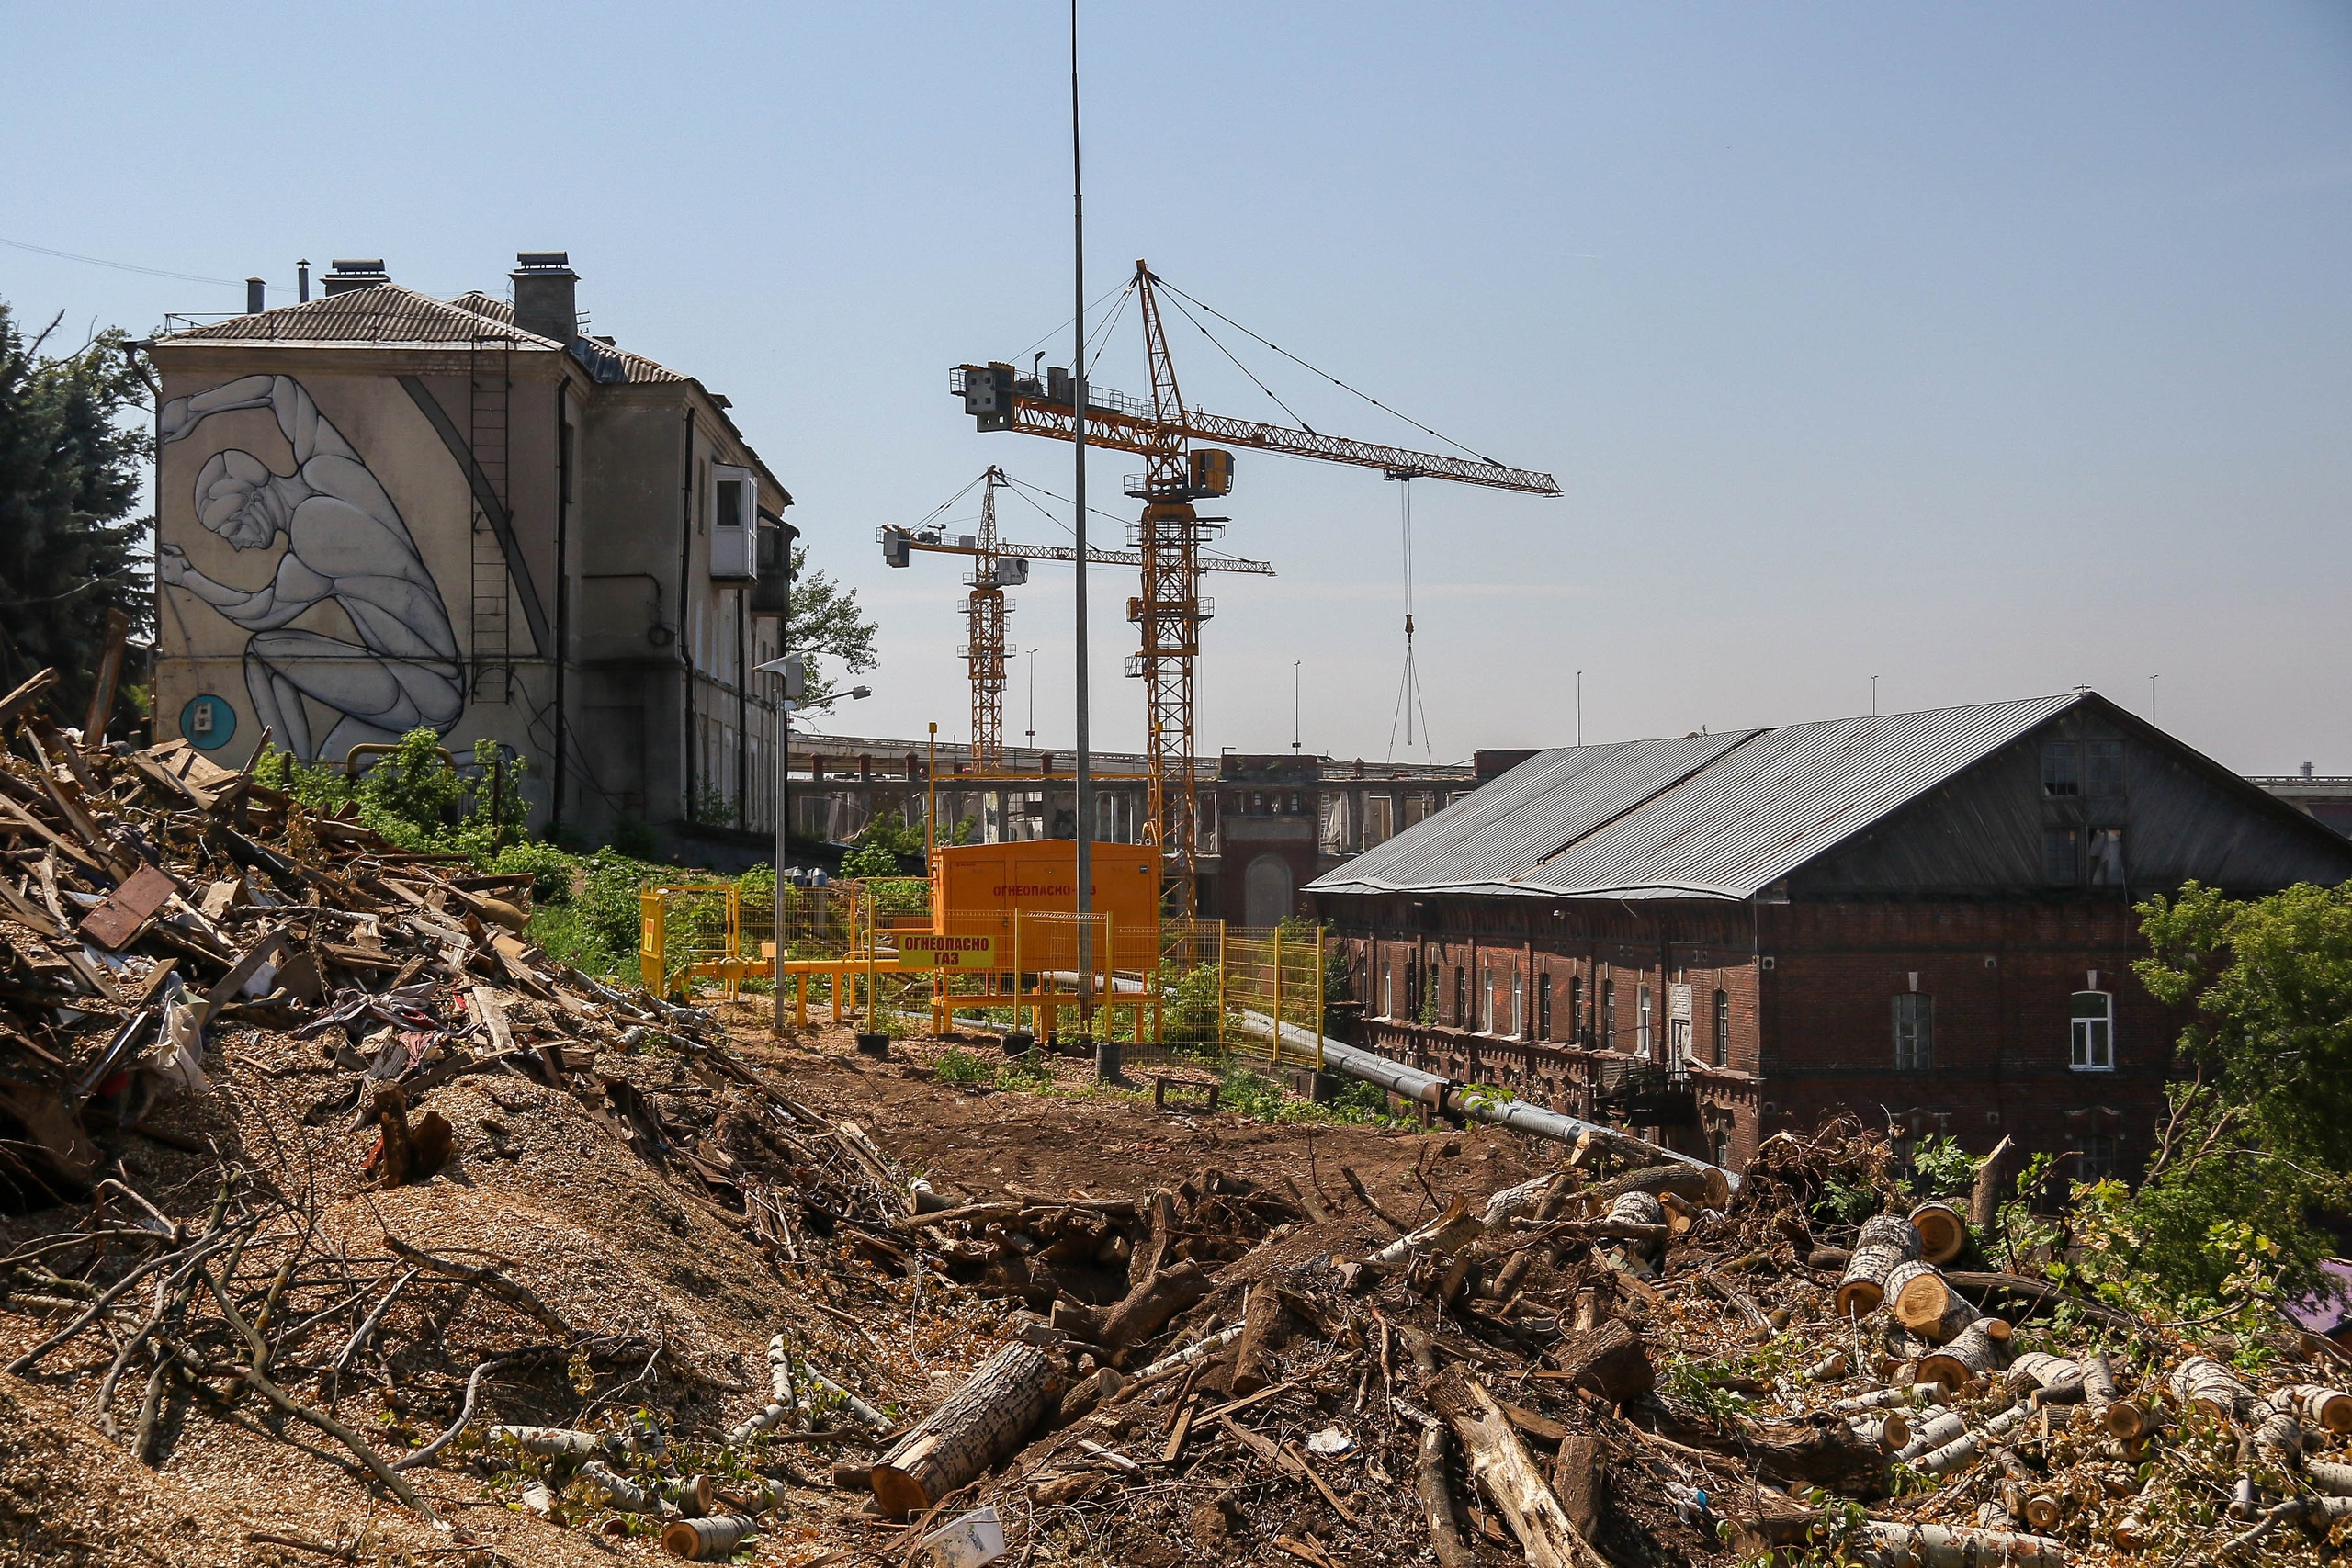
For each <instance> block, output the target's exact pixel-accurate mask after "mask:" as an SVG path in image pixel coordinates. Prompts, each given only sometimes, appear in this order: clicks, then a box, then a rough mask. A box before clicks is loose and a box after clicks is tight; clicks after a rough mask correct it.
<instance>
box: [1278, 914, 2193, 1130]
mask: <svg viewBox="0 0 2352 1568" xmlns="http://www.w3.org/2000/svg"><path fill="white" fill-rule="evenodd" d="M1395 902H1396V901H1389V900H1372V899H1346V898H1331V899H1329V900H1327V901H1326V904H1325V908H1324V912H1325V914H1326V915H1327V916H1328V917H1330V918H1332V919H1335V920H1336V922H1337V924H1338V934H1339V936H1340V940H1341V941H1342V942H1351V943H1353V944H1354V945H1355V946H1356V947H1357V949H1358V953H1359V957H1360V959H1361V961H1363V963H1364V964H1365V966H1366V967H1365V970H1364V973H1365V976H1366V988H1365V994H1364V996H1363V1000H1364V1002H1365V1004H1366V1007H1365V1013H1366V1016H1367V1022H1366V1025H1365V1043H1366V1044H1367V1046H1368V1048H1370V1049H1374V1050H1380V1051H1384V1052H1385V1053H1387V1054H1390V1055H1396V1056H1397V1058H1398V1059H1399V1060H1404V1061H1408V1062H1410V1063H1411V1064H1412V1065H1414V1066H1420V1067H1422V1068H1423V1069H1424V1070H1427V1071H1430V1072H1436V1073H1442V1074H1443V1075H1445V1076H1446V1077H1452V1078H1454V1079H1456V1080H1458V1081H1463V1082H1480V1083H1494V1084H1498V1085H1502V1086H1504V1087H1507V1088H1509V1089H1511V1090H1512V1091H1513V1092H1514V1093H1518V1094H1521V1095H1522V1096H1523V1097H1524V1098H1527V1099H1529V1100H1534V1101H1536V1102H1538V1103H1542V1104H1544V1105H1548V1106H1550V1107H1551V1108H1552V1109H1554V1110H1557V1111H1566V1112H1567V1113H1569V1114H1571V1115H1586V1114H1589V1112H1590V1107H1591V1100H1590V1086H1591V1083H1592V1081H1593V1077H1594V1072H1595V1067H1596V1065H1597V1060H1598V1059H1599V1057H1598V1053H1597V1051H1596V1049H1591V1048H1588V1047H1595V1048H1598V1050H1599V1051H1605V1050H1606V1049H1607V1047H1608V1046H1609V1044H1610V1042H1608V1041H1604V1040H1601V1039H1600V1038H1599V1036H1598V1034H1597V1030H1598V1026H1599V1014H1600V996H1601V987H1602V985H1603V984H1604V983H1606V982H1608V981H1611V980H1614V981H1615V982H1616V986H1617V1010H1616V1012H1617V1016H1616V1026H1617V1034H1616V1038H1615V1042H1614V1043H1615V1045H1616V1047H1617V1048H1618V1050H1619V1051H1621V1052H1625V1053H1630V1052H1632V1051H1633V1050H1634V1046H1635V1033H1634V1031H1635V1028H1636V1024H1637V1009H1638V1000H1637V998H1638V997H1639V995H1640V987H1642V986H1643V985H1645V984H1646V985H1648V986H1649V987H1651V996H1652V1022H1653V1029H1654V1036H1653V1055H1654V1056H1655V1057H1656V1058H1657V1059H1661V1060H1662V1059H1663V1058H1664V1056H1665V1055H1666V1051H1667V1047H1668V1030H1669V1012H1668V986H1669V985H1670V984H1673V983H1676V982H1682V983H1687V984H1688V985H1690V987H1691V1004H1692V1005H1691V1024H1692V1029H1691V1063H1692V1074H1691V1076H1692V1078H1693V1080H1694V1083H1695V1086H1696V1089H1697V1093H1698V1098H1699V1101H1700V1106H1701V1125H1700V1126H1699V1127H1698V1128H1697V1129H1682V1130H1677V1131H1676V1132H1674V1133H1673V1134H1670V1136H1669V1141H1670V1142H1672V1143H1673V1144H1675V1145H1677V1146H1679V1147H1683V1148H1687V1149H1690V1150H1691V1151H1692V1152H1694V1153H1702V1154H1713V1153H1714V1152H1716V1151H1717V1150H1718V1148H1720V1147H1722V1146H1723V1145H1724V1143H1726V1142H1727V1144H1728V1153H1729V1155H1730V1156H1731V1160H1732V1162H1733V1163H1734V1164H1737V1163H1738V1162H1739V1161H1741V1160H1744V1159H1746V1158H1747V1156H1749V1155H1751V1154H1752V1153H1753V1152H1754V1151H1755V1148H1756V1145H1757V1144H1758V1142H1760V1141H1761V1140H1762V1139H1763V1138H1765V1137H1767V1136H1770V1134H1773V1133H1775V1132H1780V1131H1784V1130H1797V1131H1805V1130H1810V1129H1811V1128H1812V1127H1814V1126H1815V1125H1816V1124H1818V1122H1820V1121H1821V1120H1822V1119H1824V1118H1825V1117H1827V1116H1830V1115H1834V1114H1838V1113H1849V1114H1853V1115H1857V1116H1860V1117H1861V1118H1862V1119H1863V1120H1864V1121H1865V1122H1866V1123H1868V1124H1870V1125H1872V1126H1879V1125H1883V1124H1884V1122H1885V1119H1886V1118H1887V1116H1889V1115H1892V1116H1894V1118H1896V1119H1897V1121H1898V1122H1901V1123H1902V1124H1903V1125H1905V1127H1907V1128H1909V1129H1910V1130H1912V1131H1913V1132H1915V1133H1945V1134H1951V1136H1953V1137H1955V1138H1957V1139H1958V1140H1959V1141H1960V1142H1961V1144H1962V1146H1963V1147H1965V1148H1968V1149H1970V1150H1972V1151H1975V1152H1980V1153H1981V1152H1982V1151H1983V1150H1985V1148H1988V1147H1990V1146H1991V1145H1992V1144H1993V1143H1994V1142H1995V1141H1996V1140H1997V1139H1999V1138H2000V1137H2001V1136H2003V1135H2004V1134H2007V1135H2009V1136H2013V1137H2015V1138H2016V1139H2017V1140H2018V1143H2019V1144H2021V1145H2024V1146H2025V1147H2026V1148H2028V1149H2030V1150H2049V1151H2052V1152H2064V1151H2066V1150H2068V1149H2073V1148H2077V1147H2081V1146H2083V1143H2084V1134H2102V1135H2104V1136H2107V1137H2110V1138H2115V1139H2117V1140H2119V1142H2118V1144H2117V1146H2116V1153H2117V1155H2118V1156H2119V1159H2120V1164H2121V1166H2122V1168H2124V1169H2125V1170H2127V1171H2130V1170H2133V1169H2136V1168H2137V1166H2138V1163H2139V1162H2140V1161H2141V1160H2142V1159H2143V1158H2144V1157H2145V1155H2146V1151H2147V1148H2148V1144H2149V1134H2150V1133H2151V1132H2152V1130H2153V1128H2154V1122H2155V1118H2156V1115H2157V1113H2158V1112H2159V1111H2160V1110H2161V1109H2162V1106H2163V1098H2164V1078H2165V1072H2166V1070H2167V1068H2168V1066H2169V1062H2170V1043H2171V1042H2172V1041H2173V1040H2174V1039H2175V1038H2176V1037H2177V1035H2178V1033H2179V1030H2180V1024H2181V1020H2180V1019H2178V1018H2177V1017H2175V1016H2171V1015H2169V1014H2167V1012H2166V1011H2165V1010H2164V1009H2162V1008H2159V1007H2158V1006H2157V1005H2156V1004H2155V1002H2154V1000H2153V999H2152V998H2149V997H2148V996H2147V994H2146V992H2145V991H2144V990H2143V989H2142V988H2141V987H2140V985H2139V982H2138V980H2137V979H2136V977H2134V976H2132V975H2131V972H2130V965H2131V960H2132V959H2133V958H2134V957H2136V956H2138V954H2139V953H2140V951H2141V950H2140V947H2139V939H2138V934H2137V924H2136V921H2135V920H2134V919H2133V918H2132V916H2131V911H2130V910H2129V909H2128V908H2124V907H2123V906H2122V905H2120V904H2081V903H2076V904H2059V903H2052V904H2047V905H2023V904H2020V905H1999V904H1958V903H1950V904H1938V903H1922V904H1910V905H1902V904H1864V903H1854V904H1782V905H1772V904H1766V905H1758V906H1753V907H1751V906H1747V905H1736V906H1724V905H1712V904H1711V905H1666V904H1663V903H1660V904H1656V905H1653V906H1652V907H1650V908H1645V909H1643V910H1641V911H1640V912H1639V913H1637V914H1634V915H1628V913H1627V912H1626V911H1625V909H1624V908H1623V907H1621V906H1615V905H1611V906H1607V907H1601V906H1597V905H1596V906H1594V907H1591V908H1587V907H1584V906H1581V905H1578V904H1576V903H1574V902H1572V901H1571V902H1568V903H1565V904H1563V905H1562V906H1559V907H1558V908H1559V912H1558V913H1557V914H1556V915H1555V913H1554V909H1553V907H1551V906H1548V905H1544V904H1542V903H1540V901H1539V902H1535V903H1533V904H1532V907H1522V906H1521V901H1517V900H1440V899H1430V900H1426V901H1425V902H1424V905H1423V907H1422V908H1420V909H1419V911H1418V912H1416V913H1413V914H1411V915H1410V916H1409V917H1408V908H1409V906H1405V905H1402V904H1397V907H1395V908H1388V907H1385V906H1387V905H1389V904H1392V903H1395ZM1495 906H1503V907H1502V908H1496V907H1495ZM1351 916H1353V917H1356V918H1357V919H1360V920H1361V921H1362V922H1363V923H1360V924H1358V923H1351ZM1408 919H1409V923H1408ZM1416 927H1418V928H1419V929H1418V930H1417V929H1415V928H1416ZM1384 955H1385V957H1386V958H1387V959H1388V960H1389V961H1390V962H1391V963H1392V964H1395V965H1396V970H1397V994H1398V1006H1399V1008H1400V1009H1401V1007H1402V1006H1403V990H1404V984H1403V976H1404V963H1405V960H1406V959H1407V958H1408V956H1409V957H1414V958H1417V959H1419V961H1420V962H1422V963H1424V964H1427V965H1428V968H1427V969H1426V970H1425V971H1424V984H1427V983H1429V982H1430V980H1432V979H1433V980H1434V981H1435V982H1436V983H1437V984H1438V986H1439V987H1440V993H1439V1008H1438V1020H1439V1022H1438V1024H1437V1025H1436V1026H1435V1027H1430V1028H1423V1027H1419V1026H1418V1025H1416V1024H1413V1023H1412V1022H1411V1021H1408V1020H1391V1021H1382V1020H1381V1019H1380V1018H1379V1017H1378V1016H1377V1015H1378V1014H1379V1013H1380V1011H1381V1010H1382V1003H1383V1001H1384V998H1383V996H1382V994H1381V991H1380V987H1379V977H1380V971H1379V966H1378V963H1377V959H1378V958H1379V957H1381V956H1384ZM1482 959H1483V960H1484V962H1486V963H1487V964H1490V965H1492V966H1494V967H1495V968H1496V970H1497V971H1498V976H1500V977H1502V981H1503V983H1502V987H1501V989H1500V990H1499V992H1498V995H1499V996H1504V997H1507V996H1508V994H1509V992H1508V976H1509V974H1510V973H1511V972H1513V971H1518V972H1521V973H1522V974H1524V975H1526V976H1528V978H1527V980H1526V982H1525V985H1526V989H1525V992H1524V995H1525V998H1526V1004H1525V1029H1524V1031H1523V1032H1524V1034H1525V1036H1526V1038H1525V1039H1524V1040H1522V1041H1512V1040H1506V1039H1499V1038H1496V1037H1494V1036H1492V1035H1487V1034H1485V1033H1482V1032H1478V1031H1476V1029H1475V1027H1473V1026H1474V1025H1475V1023H1476V1021H1477V1020H1476V1009H1477V1006H1478V1002H1479V998H1480V991H1479V987H1478V984H1477V979H1476V976H1477V974H1478V969H1477V964H1478V963H1479V962H1480V961H1481V960H1482ZM1457 966H1459V967H1461V968H1462V969H1464V972H1465V974H1466V976H1468V978H1467V981H1466V987H1467V989H1468V992H1469V998H1470V1003H1471V1008H1472V1011H1473V1017H1472V1018H1471V1019H1469V1020H1457V1018H1456V1016H1455V1013H1454V991H1453V971H1454V969H1455V968H1456V967H1457ZM2094 970H2095V971H2097V972H2098V988H2099V989H2102V990H2105V991H2107V992H2109V994H2110V995H2111V996H2112V997H2113V998H2114V1006H2115V1055H2116V1063H2117V1066H2116V1070H2115V1071H2113V1072H2105V1073H2084V1072H2076V1071H2075V1070H2074V1069H2073V1068H2072V1066H2071V1065H2070V1053H2071V1043H2070V1037H2069V1031H2068V1023H2069V1005H2070V1002H2071V999H2072V998H2073V995H2074V993H2075V991H2077V990H2083V989H2087V988H2090V987H2089V985H2088V978H2089V972H2090V971H2094ZM1546 973H1548V974H1549V975H1551V976H1552V986H1553V993H1552V994H1553V1013H1552V1031H1551V1032H1552V1036H1553V1038H1552V1040H1551V1041H1550V1042H1548V1043H1547V1042H1544V1041H1540V1040H1537V1039H1536V1038H1535V1036H1536V1033H1537V1031H1538V1028H1539V1023H1540V1021H1539V1017H1538V1012H1537V1003H1536V990H1535V986H1534V976H1537V975H1541V974H1546ZM1915 974H1916V975H1917V976H1918V980H1917V989H1918V990H1919V991H1920V992H1921V993H1924V994H1928V995H1931V996H1932V997H1933V998H1934V1022H1933V1041H1932V1044H1933V1065H1932V1066H1930V1067H1928V1069H1926V1070H1924V1071H1904V1072H1898V1071H1896V1070H1895V1068H1894V1003H1893V998H1894V997H1895V996H1896V995H1898V994H1901V993H1904V992H1906V991H1908V990H1910V989H1911V988H1912V976H1914V975H1915ZM1577 979H1582V980H1583V981H1584V983H1585V987H1586V990H1585V1007H1586V1025H1587V1029H1588V1032H1589V1038H1588V1039H1587V1040H1586V1041H1573V1040H1571V1039H1570V1038H1569V1034H1570V1025H1571V1020H1570V1017H1569V998H1570V996H1571V983H1572V982H1573V981H1575V980H1577ZM1718 987H1720V988H1721V989H1722V990H1723V991H1724V993H1725V995H1726V998H1727V999H1728V1001H1729V1003H1730V1014H1731V1034H1730V1046H1731V1051H1730V1056H1731V1059H1730V1063H1729V1065H1728V1066H1726V1067H1724V1068H1721V1069H1718V1068H1716V1067H1714V1066H1713V997H1714V992H1715V990H1716V989H1717V988H1718ZM1768 1107H1769V1109H1768Z"/></svg>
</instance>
